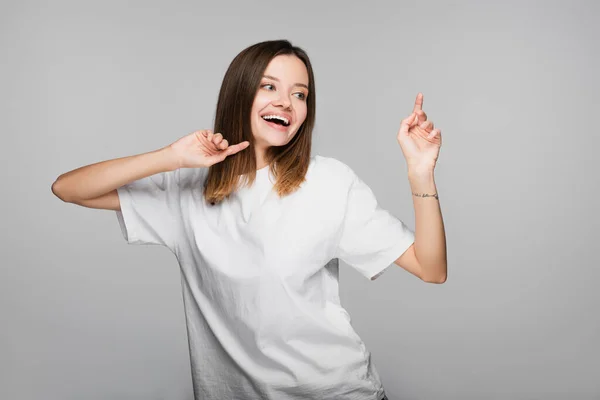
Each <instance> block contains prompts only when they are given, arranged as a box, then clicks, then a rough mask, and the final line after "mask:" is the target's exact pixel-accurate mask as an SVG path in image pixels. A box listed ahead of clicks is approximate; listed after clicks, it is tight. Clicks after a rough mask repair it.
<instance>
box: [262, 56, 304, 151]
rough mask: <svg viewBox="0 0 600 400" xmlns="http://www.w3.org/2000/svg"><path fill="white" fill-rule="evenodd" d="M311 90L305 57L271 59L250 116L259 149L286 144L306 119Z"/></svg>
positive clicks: (263, 149)
mask: <svg viewBox="0 0 600 400" xmlns="http://www.w3.org/2000/svg"><path fill="white" fill-rule="evenodd" d="M308 94H309V93H308V71H307V70H306V66H305V65H304V63H303V62H302V60H300V59H299V58H298V57H296V56H294V55H280V56H277V57H275V58H273V59H272V60H271V62H270V63H269V65H268V66H267V69H266V70H265V72H264V74H263V77H262V80H261V83H260V86H259V88H258V91H257V92H256V97H255V98H254V103H253V105H252V114H251V117H250V118H251V125H252V134H253V135H254V139H255V145H256V150H257V151H260V152H264V151H265V150H266V149H267V148H268V147H271V146H283V145H285V144H287V143H288V142H289V141H290V140H291V139H292V138H293V137H294V135H295V134H296V132H297V131H298V129H299V128H300V126H301V125H302V123H303V122H304V120H305V119H306V112H307V108H306V98H307V97H308ZM259 158H262V157H259Z"/></svg>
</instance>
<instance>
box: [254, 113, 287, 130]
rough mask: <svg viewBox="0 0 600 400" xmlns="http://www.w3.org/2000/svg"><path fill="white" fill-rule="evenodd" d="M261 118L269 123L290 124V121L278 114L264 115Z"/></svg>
mask: <svg viewBox="0 0 600 400" xmlns="http://www.w3.org/2000/svg"><path fill="white" fill-rule="evenodd" d="M261 118H262V119H264V120H265V121H266V122H268V123H271V124H275V125H279V126H284V127H288V126H290V121H289V120H288V119H287V118H284V117H280V116H278V115H265V116H263V117H261Z"/></svg>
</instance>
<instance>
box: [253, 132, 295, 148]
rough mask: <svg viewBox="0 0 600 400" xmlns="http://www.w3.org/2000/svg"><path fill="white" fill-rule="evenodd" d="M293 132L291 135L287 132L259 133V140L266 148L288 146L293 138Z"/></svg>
mask: <svg viewBox="0 0 600 400" xmlns="http://www.w3.org/2000/svg"><path fill="white" fill-rule="evenodd" d="M295 134H296V133H295V132H294V133H293V134H291V133H289V132H273V131H270V132H265V131H263V132H260V134H259V138H260V139H259V140H260V142H261V143H264V144H265V145H266V147H271V146H275V147H280V146H285V145H286V144H288V143H289V142H290V141H291V140H292V139H293V138H294V136H295Z"/></svg>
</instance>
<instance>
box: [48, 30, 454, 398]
mask: <svg viewBox="0 0 600 400" xmlns="http://www.w3.org/2000/svg"><path fill="white" fill-rule="evenodd" d="M421 105H422V95H421V94H419V96H417V102H416V105H415V110H414V111H413V113H412V114H411V115H410V116H409V117H407V118H406V119H404V120H403V121H402V124H401V127H400V130H399V133H398V136H397V138H398V142H399V144H400V146H401V148H402V151H403V153H404V156H405V158H406V161H407V163H408V171H409V180H410V183H411V187H412V189H413V192H414V206H415V215H416V228H415V232H416V235H415V233H413V232H412V231H411V230H410V229H408V228H407V227H406V225H405V224H404V223H403V222H402V221H400V220H398V219H397V218H396V217H394V216H393V215H392V214H390V213H389V212H387V211H386V210H383V209H381V208H380V207H379V205H378V203H377V201H376V198H375V196H374V194H373V192H372V191H371V190H370V188H369V187H368V186H367V185H366V184H365V183H364V182H363V181H362V180H361V179H360V178H359V177H358V176H357V175H356V174H355V173H354V171H353V170H352V169H351V168H350V167H348V166H347V165H346V164H344V163H342V162H340V161H338V160H336V159H334V158H330V157H323V156H311V135H312V129H313V126H314V121H315V80H314V76H313V70H312V67H311V63H310V60H309V58H308V56H307V54H306V53H305V52H304V51H303V50H302V49H300V48H298V47H294V46H292V45H291V44H290V43H289V42H288V41H285V40H277V41H267V42H262V43H258V44H255V45H253V46H250V47H248V48H247V49H245V50H243V51H242V52H241V53H240V54H238V55H237V56H236V58H235V59H234V60H233V61H232V63H231V65H230V66H229V68H228V70H227V73H226V75H225V77H224V79H223V84H222V86H221V91H220V94H219V99H218V103H217V109H216V118H215V125H214V131H211V130H201V131H196V132H193V133H191V134H189V135H187V136H184V137H182V138H181V139H179V140H177V141H176V142H174V143H172V144H170V145H168V146H166V147H164V148H162V149H160V150H156V151H153V152H150V153H146V154H140V155H135V156H130V157H124V158H119V159H114V160H109V161H104V162H100V163H97V164H92V165H88V166H85V167H82V168H79V169H76V170H73V171H70V172H67V173H65V174H63V175H61V176H60V177H59V178H58V179H57V180H56V182H55V183H54V184H53V185H52V190H53V192H54V193H55V194H56V195H57V196H58V197H59V198H61V199H62V200H63V201H66V202H70V203H74V204H79V205H82V206H85V207H90V208H99V209H110V210H116V211H117V217H118V221H119V223H120V225H121V229H122V232H123V235H124V237H125V239H126V240H127V242H128V243H136V244H160V245H163V246H165V247H167V248H168V249H170V250H171V251H172V252H173V254H175V256H176V257H177V260H178V262H179V265H180V268H181V274H182V288H183V298H184V305H185V313H186V322H187V331H188V339H189V345H190V355H191V362H192V375H193V383H194V394H195V397H196V399H203V400H222V399H244V400H249V399H257V400H258V399H275V400H287V399H303V400H305V399H315V400H316V399H319V400H321V399H336V400H345V399H347V400H367V399H370V400H381V399H384V398H386V397H385V393H384V389H383V386H382V383H381V380H380V377H379V374H378V373H377V370H376V369H375V367H374V366H373V364H372V363H371V356H370V353H369V351H368V350H367V349H366V348H365V345H364V343H363V342H362V340H361V339H360V337H359V336H358V335H357V334H356V332H355V331H354V330H353V328H352V325H351V323H350V317H349V315H348V313H347V312H346V311H345V310H344V308H343V307H342V306H341V305H340V299H339V296H338V263H337V260H338V259H342V260H343V261H345V262H346V263H348V264H349V265H351V266H353V267H354V268H356V269H357V270H358V271H359V272H360V273H361V274H363V275H364V276H365V277H367V278H369V279H375V278H376V277H377V276H379V275H380V274H381V273H382V272H383V271H384V270H385V269H386V268H387V267H389V265H390V264H391V263H395V264H397V265H399V266H401V267H403V268H405V269H406V270H408V271H409V272H411V273H412V274H414V275H416V276H418V277H419V278H421V279H422V280H424V281H426V282H436V283H442V282H444V281H445V279H446V253H445V236H444V230H443V223H442V218H441V213H440V209H439V204H438V198H437V194H436V190H435V184H434V182H433V168H434V166H435V163H436V160H437V156H438V152H439V148H440V145H441V137H440V131H439V129H433V124H432V123H431V121H429V120H427V117H426V115H425V113H424V112H423V111H422V109H421ZM213 132H218V133H213Z"/></svg>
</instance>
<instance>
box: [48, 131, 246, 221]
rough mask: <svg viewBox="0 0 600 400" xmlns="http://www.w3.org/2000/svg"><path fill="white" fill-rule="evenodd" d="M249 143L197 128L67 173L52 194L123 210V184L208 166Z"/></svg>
mask: <svg viewBox="0 0 600 400" xmlns="http://www.w3.org/2000/svg"><path fill="white" fill-rule="evenodd" d="M249 144H250V143H249V142H242V143H239V144H236V145H231V146H229V144H228V143H227V140H225V139H223V136H222V135H221V134H220V133H217V134H213V132H212V131H210V130H202V131H196V132H193V133H191V134H189V135H187V136H184V137H182V138H181V139H179V140H177V141H176V142H175V143H173V144H171V145H169V146H167V147H164V148H162V149H159V150H155V151H151V152H149V153H143V154H138V155H135V156H128V157H123V158H116V159H113V160H108V161H102V162H99V163H95V164H91V165H86V166H84V167H81V168H77V169H74V170H72V171H69V172H67V173H64V174H62V175H60V176H59V177H58V178H57V179H56V181H55V182H54V183H53V184H52V193H54V194H55V195H56V196H57V197H58V198H60V199H61V200H63V201H65V202H67V203H74V204H79V205H82V206H85V207H90V208H101V209H106V210H120V209H121V207H120V203H119V197H118V195H117V189H118V188H119V187H121V186H123V185H125V184H127V183H130V182H133V181H135V180H138V179H141V178H145V177H147V176H151V175H154V174H157V173H160V172H166V171H173V170H175V169H177V168H195V167H208V166H211V165H213V164H215V163H217V162H220V161H223V160H224V159H225V157H227V156H229V155H231V154H234V153H237V152H238V151H240V150H243V149H245V148H246V147H248V145H249Z"/></svg>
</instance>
